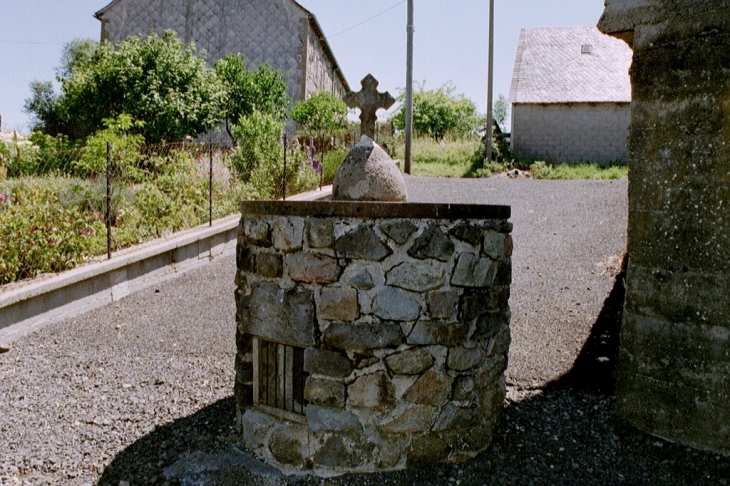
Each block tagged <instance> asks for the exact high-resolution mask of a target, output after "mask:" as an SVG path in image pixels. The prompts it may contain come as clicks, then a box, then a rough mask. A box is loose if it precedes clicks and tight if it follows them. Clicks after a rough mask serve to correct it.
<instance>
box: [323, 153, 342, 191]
mask: <svg viewBox="0 0 730 486" xmlns="http://www.w3.org/2000/svg"><path fill="white" fill-rule="evenodd" d="M348 153H349V151H348V150H346V149H345V148H342V147H340V148H337V149H335V150H330V151H329V152H326V153H325V154H324V155H322V183H323V184H332V181H334V180H335V174H336V173H337V169H339V168H340V165H341V164H342V162H343V161H344V160H345V157H347V154H348Z"/></svg>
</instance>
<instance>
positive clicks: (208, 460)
mask: <svg viewBox="0 0 730 486" xmlns="http://www.w3.org/2000/svg"><path fill="white" fill-rule="evenodd" d="M624 275H625V274H624V272H622V273H621V274H619V275H618V276H617V277H616V280H615V282H614V287H613V290H612V291H611V293H610V294H609V296H608V297H607V298H606V300H605V302H604V306H603V309H602V311H601V312H600V314H599V316H598V318H597V320H596V322H595V324H594V326H593V330H592V333H591V335H590V337H589V339H588V340H587V341H586V343H585V345H584V347H583V349H582V351H581V353H580V355H579V356H578V358H577V360H576V362H575V365H574V366H573V368H572V369H571V371H569V372H568V373H567V374H566V375H564V376H563V377H562V378H560V379H559V380H557V381H555V382H553V383H550V384H549V385H548V386H547V387H546V388H545V389H543V390H539V391H529V392H519V391H514V390H511V393H510V394H509V396H510V397H511V400H510V399H508V401H507V404H506V408H505V411H504V415H503V419H502V422H501V424H500V425H499V427H498V428H497V430H496V431H495V434H494V438H493V443H492V446H491V447H490V448H489V450H487V451H486V452H485V453H483V454H482V455H480V456H479V457H478V458H476V459H474V460H472V461H469V462H467V463H464V464H457V465H438V466H434V467H432V468H426V469H420V470H413V471H398V472H392V473H376V474H367V475H365V474H360V475H355V474H350V475H345V476H340V477H337V478H332V479H328V480H322V479H319V478H313V477H308V476H305V477H298V478H287V477H282V476H279V475H277V473H276V471H273V472H272V470H271V469H270V468H267V466H265V465H262V464H261V463H259V462H257V461H255V460H254V459H253V458H252V457H251V456H250V455H249V454H247V453H245V451H243V452H242V450H239V449H238V448H237V447H239V446H237V444H238V443H239V442H238V438H237V437H236V436H235V434H233V430H232V428H231V425H232V423H233V418H234V402H233V398H232V397H231V398H227V399H225V400H221V401H219V402H217V403H215V404H213V405H211V406H209V407H207V408H205V409H203V410H201V411H199V412H197V413H196V414H194V415H191V416H189V417H185V418H183V419H181V420H178V421H176V422H174V423H172V424H169V425H165V426H162V427H159V428H158V429H156V430H155V431H153V432H152V433H150V434H148V435H147V436H145V437H142V438H141V439H139V440H138V441H137V442H135V443H134V444H132V445H131V446H129V447H128V448H127V449H125V450H124V451H122V452H121V453H120V454H119V455H118V456H117V457H116V458H115V459H114V461H113V462H112V463H111V464H110V465H109V467H108V468H107V469H106V470H105V471H104V474H103V476H102V478H101V480H100V481H99V484H103V485H107V484H108V485H113V486H117V485H119V481H120V480H123V481H128V482H129V483H130V485H136V484H171V485H174V484H190V485H193V484H194V485H274V484H285V485H296V486H315V485H316V486H321V485H327V486H338V485H339V486H364V485H381V484H382V485H408V486H421V485H423V486H425V485H429V486H430V485H437V486H446V485H448V486H454V485H465V486H466V485H469V486H471V485H474V486H481V485H484V484H499V485H587V484H591V485H627V486H628V485H655V484H662V485H677V486H679V485H682V486H684V485H713V486H717V485H727V484H730V481H729V478H730V458H727V457H720V456H716V455H713V454H709V453H703V452H699V451H695V450H692V449H688V448H686V447H683V446H679V445H676V444H671V443H669V442H665V441H662V440H660V439H656V438H654V437H651V436H649V435H646V434H643V433H640V432H638V431H637V430H635V429H633V428H631V427H628V426H626V425H625V424H623V423H622V422H621V421H619V420H618V419H616V416H615V414H614V396H613V393H614V377H613V373H614V369H615V363H616V359H617V357H618V344H619V331H620V327H621V317H622V308H623V301H624V293H625V290H624V289H625V288H624ZM601 358H608V360H605V359H601ZM520 393H522V395H520ZM171 465H172V467H171ZM166 471H167V472H168V478H169V479H168V478H166V476H165V472H166ZM171 473H173V474H172V476H170V474H171Z"/></svg>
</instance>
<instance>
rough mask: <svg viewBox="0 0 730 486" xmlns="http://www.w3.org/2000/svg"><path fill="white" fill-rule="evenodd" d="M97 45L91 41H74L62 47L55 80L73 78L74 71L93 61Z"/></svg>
mask: <svg viewBox="0 0 730 486" xmlns="http://www.w3.org/2000/svg"><path fill="white" fill-rule="evenodd" d="M98 48H99V43H98V42H96V41H95V40H92V39H74V40H72V41H71V42H67V43H66V44H64V46H63V51H62V52H61V65H60V66H58V67H57V68H56V78H57V79H59V81H60V80H61V79H65V78H70V77H71V76H73V73H74V70H75V69H77V68H80V67H82V66H84V65H85V64H87V63H89V62H91V61H93V60H94V56H95V54H96V50H97V49H98Z"/></svg>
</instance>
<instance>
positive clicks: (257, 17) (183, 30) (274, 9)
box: [101, 0, 341, 101]
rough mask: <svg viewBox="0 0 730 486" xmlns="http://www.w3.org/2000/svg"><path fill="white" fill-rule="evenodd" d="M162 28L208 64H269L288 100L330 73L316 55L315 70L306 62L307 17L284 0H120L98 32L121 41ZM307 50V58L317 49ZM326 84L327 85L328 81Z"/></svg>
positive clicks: (302, 94) (323, 83) (302, 95)
mask: <svg viewBox="0 0 730 486" xmlns="http://www.w3.org/2000/svg"><path fill="white" fill-rule="evenodd" d="M168 29H171V30H175V31H176V32H177V33H178V35H179V36H180V38H181V39H182V40H183V41H184V42H185V43H190V42H195V44H196V45H197V46H198V48H199V49H205V51H206V52H207V53H208V63H209V64H212V63H213V62H215V60H217V59H220V58H221V57H223V56H225V55H226V54H229V53H234V54H236V53H242V54H244V55H245V59H246V66H247V67H249V68H253V69H257V68H258V67H259V66H260V65H261V64H263V63H266V62H267V63H269V65H271V66H272V67H273V68H275V69H277V70H278V71H280V72H281V73H282V75H283V76H284V79H285V80H286V82H287V86H288V91H289V96H290V97H291V99H292V100H293V101H297V100H301V99H304V98H305V94H311V93H309V91H308V90H309V82H308V80H309V78H312V79H317V80H318V82H317V83H315V84H312V89H314V88H316V87H319V86H326V84H327V82H326V80H325V77H326V76H324V75H323V74H321V73H322V72H323V71H327V72H331V71H332V66H331V65H329V62H328V61H327V60H326V59H327V58H326V57H325V56H324V55H323V54H321V53H320V54H318V55H319V56H320V57H321V59H322V60H323V61H322V62H321V64H322V66H323V67H322V68H320V69H319V70H318V71H317V70H315V66H314V65H312V63H311V62H309V63H308V62H307V55H308V54H307V51H308V49H307V45H308V43H309V42H310V41H309V39H308V36H309V30H310V29H309V19H308V16H307V14H306V12H305V11H304V10H302V9H301V8H300V7H298V6H297V5H296V4H295V3H294V2H292V1H290V0H246V1H237V0H124V1H120V2H118V3H116V4H115V5H113V6H112V7H111V8H110V9H109V10H107V11H106V12H105V13H104V16H103V22H102V35H101V36H102V39H105V40H109V41H122V40H124V39H126V38H127V37H129V36H131V35H149V34H150V32H157V33H158V34H162V32H163V31H164V30H168ZM310 51H311V52H312V54H311V56H312V57H313V56H314V54H313V53H315V52H318V49H317V48H316V46H315V49H311V50H310ZM319 51H321V47H320V48H319ZM313 58H314V57H313ZM305 70H306V73H307V74H306V76H305ZM338 82H339V80H338ZM329 83H330V87H331V84H332V82H331V79H330V81H329ZM340 85H341V83H340ZM305 86H307V88H306V89H307V91H306V92H305Z"/></svg>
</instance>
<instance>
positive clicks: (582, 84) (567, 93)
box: [509, 27, 632, 103]
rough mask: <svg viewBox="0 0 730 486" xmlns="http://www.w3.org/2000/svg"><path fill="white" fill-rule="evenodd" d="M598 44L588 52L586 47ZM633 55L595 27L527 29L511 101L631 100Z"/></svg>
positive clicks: (618, 42) (627, 48) (517, 60)
mask: <svg viewBox="0 0 730 486" xmlns="http://www.w3.org/2000/svg"><path fill="white" fill-rule="evenodd" d="M586 44H589V45H591V46H592V52H591V53H590V54H582V53H581V48H582V46H583V45H586ZM631 58H632V52H631V49H630V48H629V46H627V45H626V44H625V43H624V42H623V41H621V40H618V39H615V38H613V37H609V36H607V35H605V34H602V33H601V32H599V31H598V29H597V28H595V27H548V28H535V29H522V31H521V32H520V41H519V45H518V46H517V58H516V60H515V70H514V74H513V76H512V87H511V89H510V94H509V101H510V103H566V102H573V103H579V102H630V101H631V81H630V79H629V68H630V67H631Z"/></svg>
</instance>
